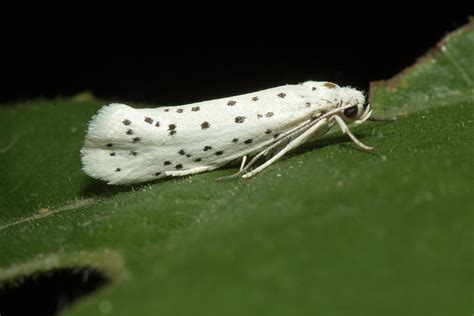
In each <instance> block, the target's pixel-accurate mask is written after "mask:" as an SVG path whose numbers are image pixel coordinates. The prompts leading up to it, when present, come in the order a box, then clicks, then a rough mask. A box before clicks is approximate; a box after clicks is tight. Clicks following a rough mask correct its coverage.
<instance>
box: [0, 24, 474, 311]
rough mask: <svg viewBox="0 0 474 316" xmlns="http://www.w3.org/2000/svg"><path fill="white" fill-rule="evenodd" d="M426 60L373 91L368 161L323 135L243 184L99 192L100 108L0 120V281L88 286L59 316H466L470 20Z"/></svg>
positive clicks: (472, 287)
mask: <svg viewBox="0 0 474 316" xmlns="http://www.w3.org/2000/svg"><path fill="white" fill-rule="evenodd" d="M439 47H441V49H440V50H438V51H437V52H435V53H431V54H430V55H428V57H425V58H423V59H421V60H420V61H419V62H418V63H417V64H415V65H414V66H412V67H410V68H409V69H408V70H406V71H405V72H403V73H402V74H400V75H399V76H397V77H396V78H395V79H393V80H390V81H389V82H386V83H384V84H381V83H379V84H378V85H375V86H374V87H373V88H372V91H371V96H372V98H371V102H372V104H373V105H374V108H375V109H377V110H376V111H379V113H387V114H391V115H397V116H398V119H397V121H396V122H395V123H391V124H382V123H370V122H367V123H365V124H364V125H362V126H359V127H355V128H353V131H354V132H355V133H356V134H357V135H358V137H359V138H360V139H362V140H363V141H364V142H365V143H367V144H369V145H371V146H374V147H376V148H377V151H376V153H374V154H366V153H363V152H360V151H358V150H356V149H355V147H354V146H353V144H352V143H351V142H350V140H349V139H348V138H347V137H345V136H342V135H341V134H340V133H339V132H338V133H335V134H331V135H328V137H326V138H324V139H322V140H320V141H318V142H315V143H313V144H309V145H307V146H305V147H304V148H301V149H300V150H298V151H296V152H295V153H293V154H291V155H289V156H288V157H287V158H286V159H283V160H281V161H279V162H278V163H276V164H274V165H272V166H271V167H269V168H268V169H267V170H266V171H265V172H263V173H262V174H260V175H258V176H256V177H255V178H252V179H250V180H242V179H238V180H234V181H219V180H217V178H219V177H221V176H224V175H228V174H231V173H232V172H234V171H235V170H234V169H232V170H229V169H223V170H218V171H216V172H210V173H205V174H200V175H196V176H192V177H186V178H178V179H169V180H165V181H159V182H156V183H151V184H146V185H143V186H139V187H114V186H108V185H106V184H104V183H102V182H100V181H95V180H92V179H90V178H88V177H87V176H86V175H84V174H83V173H82V172H81V170H80V158H79V150H80V148H81V147H82V142H83V137H84V131H85V128H86V125H87V122H88V120H89V119H90V117H91V116H92V115H93V114H94V113H95V112H96V111H97V109H98V108H99V107H100V105H101V104H103V103H105V102H102V101H99V100H96V99H94V98H92V97H90V96H87V95H81V96H78V97H75V98H68V99H55V100H34V101H31V102H26V103H23V104H18V105H11V106H7V107H1V108H0V111H1V112H0V124H1V126H2V127H3V129H2V130H3V131H4V132H3V135H2V137H1V138H0V166H1V167H0V168H2V173H1V174H2V176H3V181H0V192H1V193H0V194H1V197H0V198H1V199H0V203H1V204H0V250H1V255H0V280H3V281H4V282H7V283H12V282H15V283H17V284H18V285H20V286H21V280H22V278H23V277H25V276H28V275H32V274H35V273H38V272H40V271H50V270H51V269H54V268H59V267H75V266H90V267H93V268H94V269H97V270H99V271H102V272H103V274H104V275H105V276H106V277H107V278H108V279H109V280H110V286H109V287H107V288H106V289H104V290H101V291H98V292H95V293H94V294H92V295H90V296H89V297H87V298H86V299H82V300H81V301H79V302H78V303H76V304H75V305H73V306H72V308H70V309H67V310H65V311H63V312H64V314H67V315H91V314H98V313H99V312H102V313H106V312H110V313H113V314H118V315H130V314H132V313H133V314H159V313H162V314H177V313H186V314H206V315H211V314H219V315H221V314H229V313H233V314H268V315H274V314H277V313H278V314H297V313H300V314H301V313H311V314H314V313H320V314H331V315H336V314H337V315H342V314H343V315H355V314H359V315H386V314H390V315H409V314H417V315H423V314H425V315H436V314H437V315H448V314H449V315H470V314H472V313H473V312H474V310H473V304H472V302H473V298H474V297H473V293H474V262H473V261H474V260H473V257H474V256H473V241H474V235H473V231H474V229H473V223H474V221H473V220H474V218H473V210H474V203H473V201H472V198H471V196H472V193H473V189H472V188H473V183H474V181H473V180H474V172H473V170H474V163H473V157H474V146H473V145H474V142H473V136H472V135H473V134H474V111H473V106H474V92H473V91H474V84H473V82H474V57H473V56H474V55H473V54H472V52H473V51H474V27H473V23H470V24H469V25H467V26H465V27H463V28H461V29H460V30H458V31H456V32H454V33H452V34H450V35H448V36H447V37H446V38H445V39H444V40H443V41H442V42H441V44H440V46H439ZM442 47H444V48H442ZM435 105H436V106H435ZM438 105H440V106H438ZM441 105H442V106H441ZM0 301H1V298H0ZM25 301H26V298H25ZM0 313H1V310H0Z"/></svg>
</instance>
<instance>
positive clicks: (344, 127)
mask: <svg viewBox="0 0 474 316" xmlns="http://www.w3.org/2000/svg"><path fill="white" fill-rule="evenodd" d="M334 119H335V120H336V123H337V124H338V125H339V127H340V128H341V131H342V132H343V133H344V134H347V135H349V137H350V138H351V140H352V141H353V142H354V143H355V144H356V145H357V146H358V147H359V148H360V149H362V150H365V151H372V150H374V148H373V147H370V146H367V145H364V144H363V143H362V142H361V141H360V140H358V139H357V138H356V137H355V136H354V134H352V132H351V131H350V130H349V127H348V126H347V124H346V122H344V120H343V119H342V118H340V117H339V116H338V115H334Z"/></svg>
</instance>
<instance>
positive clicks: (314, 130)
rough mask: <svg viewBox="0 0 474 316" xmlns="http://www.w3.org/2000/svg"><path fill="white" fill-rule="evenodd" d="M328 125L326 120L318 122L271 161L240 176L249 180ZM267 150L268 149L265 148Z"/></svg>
mask: <svg viewBox="0 0 474 316" xmlns="http://www.w3.org/2000/svg"><path fill="white" fill-rule="evenodd" d="M327 123H328V119H327V118H324V119H322V120H320V121H319V122H318V123H316V124H314V125H313V126H311V127H310V128H308V129H307V130H306V131H305V132H303V133H302V134H301V135H299V136H298V137H296V138H295V139H293V140H292V141H290V142H289V143H288V145H286V146H285V147H284V148H283V149H282V150H280V151H279V152H278V153H277V154H276V155H275V156H273V157H272V158H271V159H269V160H267V161H266V162H265V163H263V164H261V165H260V166H258V167H257V168H255V169H253V170H252V171H249V172H247V173H246V174H244V175H243V176H242V178H250V177H252V176H254V175H256V174H257V173H259V172H260V171H262V170H263V169H265V168H266V167H268V166H270V165H271V164H272V163H274V162H275V161H277V160H278V159H280V158H281V157H282V156H283V155H284V154H286V153H287V152H288V151H290V150H292V149H294V148H297V147H299V146H300V145H301V144H303V143H305V142H306V141H307V140H308V139H309V138H310V137H311V136H312V135H313V134H314V133H317V132H318V130H319V129H320V128H321V127H322V126H323V125H325V124H327ZM267 150H268V148H267Z"/></svg>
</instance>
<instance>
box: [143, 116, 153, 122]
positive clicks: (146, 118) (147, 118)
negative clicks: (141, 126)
mask: <svg viewBox="0 0 474 316" xmlns="http://www.w3.org/2000/svg"><path fill="white" fill-rule="evenodd" d="M145 122H147V123H148V124H153V119H152V118H151V117H145Z"/></svg>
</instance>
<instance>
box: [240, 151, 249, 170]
mask: <svg viewBox="0 0 474 316" xmlns="http://www.w3.org/2000/svg"><path fill="white" fill-rule="evenodd" d="M246 162H247V155H245V156H243V157H242V163H241V164H240V169H239V172H241V171H242V170H243V169H244V166H245V163H246Z"/></svg>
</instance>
